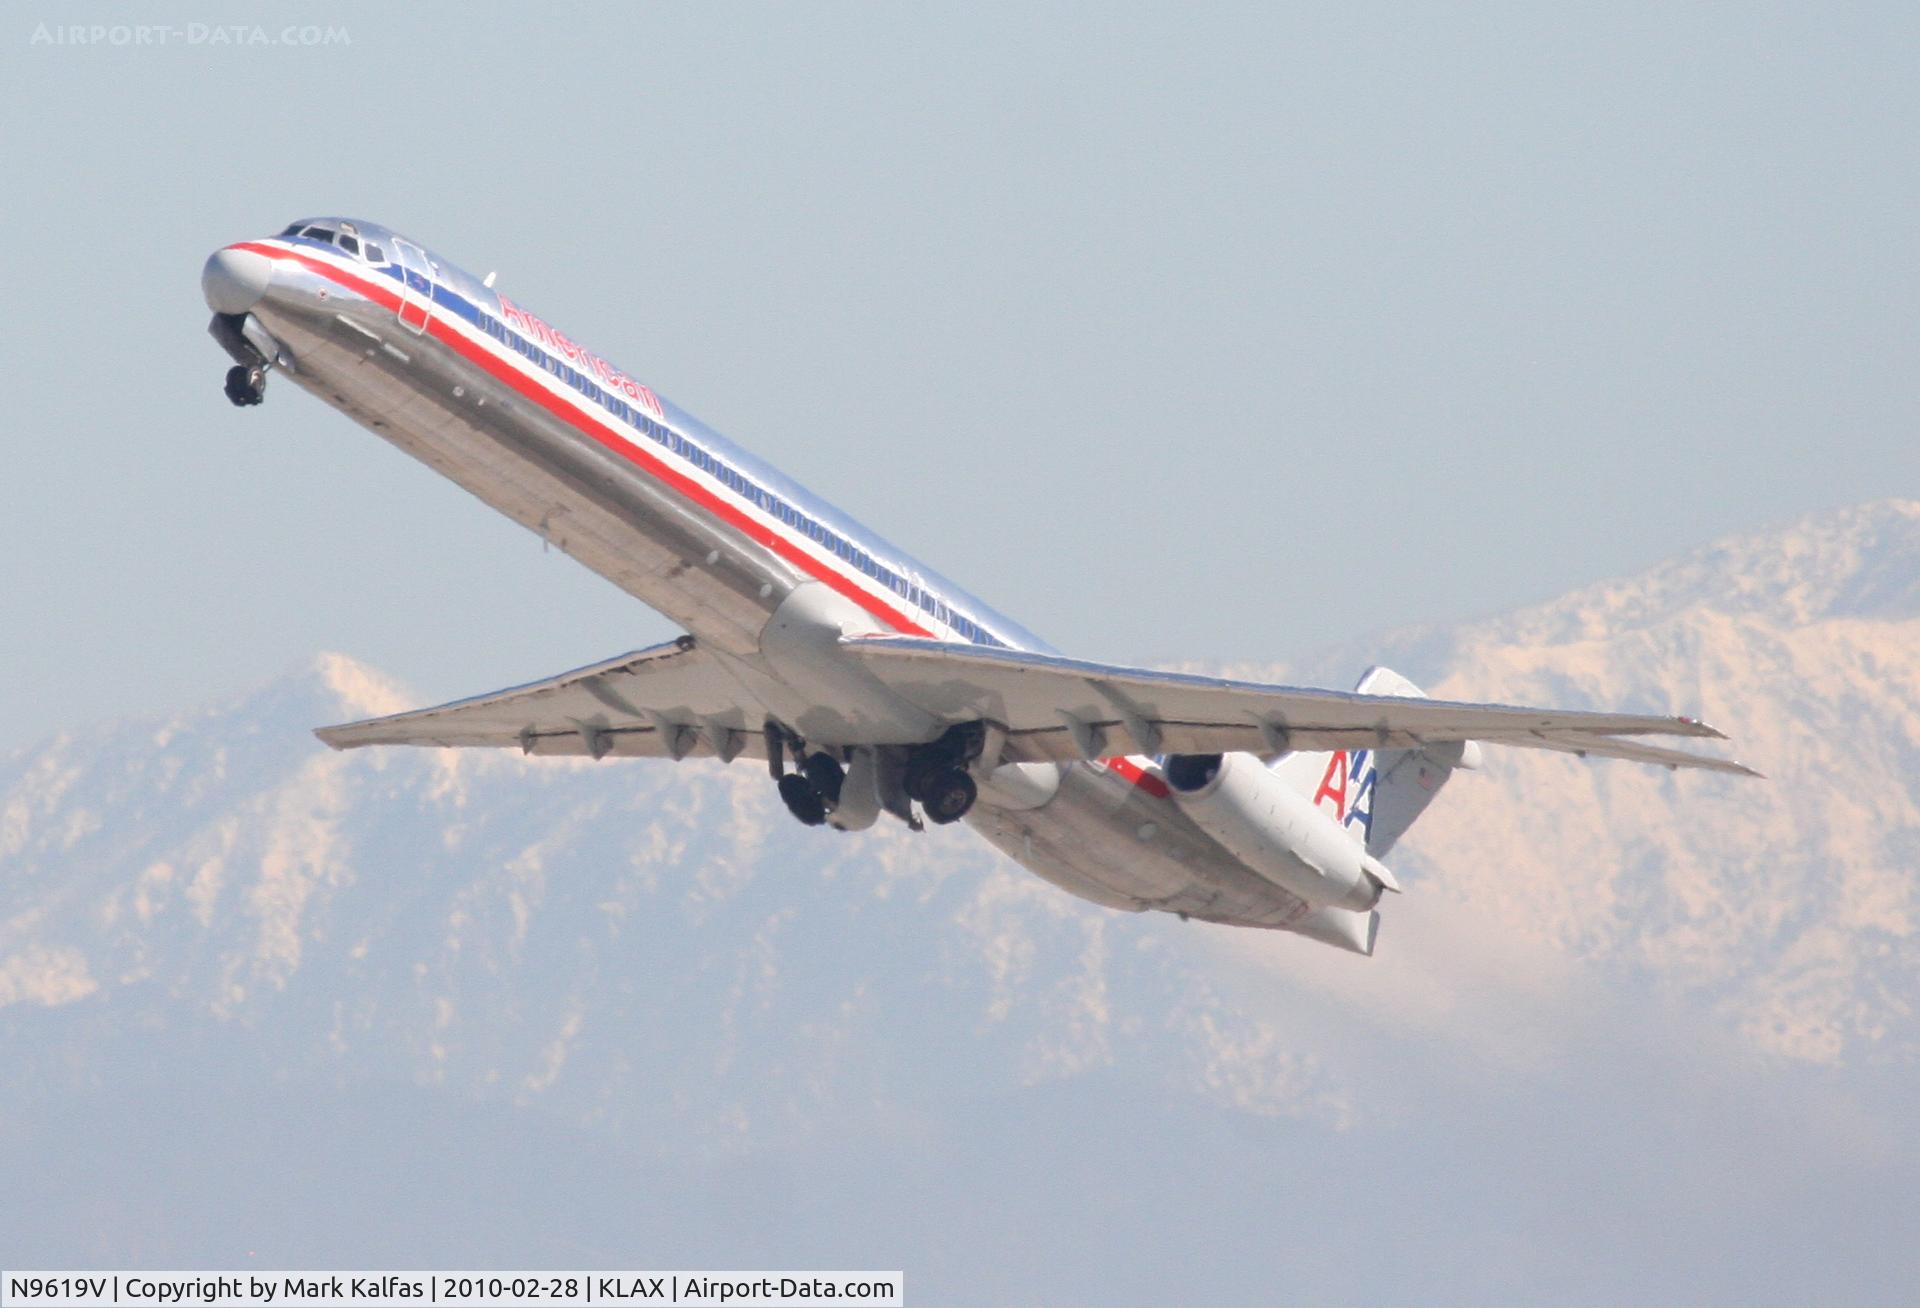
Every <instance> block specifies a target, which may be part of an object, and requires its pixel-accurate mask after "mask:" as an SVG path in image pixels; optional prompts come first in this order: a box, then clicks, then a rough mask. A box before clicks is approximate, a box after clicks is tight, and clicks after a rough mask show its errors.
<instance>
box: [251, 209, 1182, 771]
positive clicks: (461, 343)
mask: <svg viewBox="0 0 1920 1308" xmlns="http://www.w3.org/2000/svg"><path fill="white" fill-rule="evenodd" d="M233 248H234V249H236V250H250V251H252V252H253V253H255V254H260V255H265V256H266V257H267V258H269V259H290V260H292V261H293V262H295V263H298V264H299V265H300V266H301V267H303V268H307V269H309V270H310V271H312V272H316V273H318V274H320V275H321V276H322V277H325V278H327V279H328V280H329V281H333V282H336V283H338V284H339V285H341V286H344V287H346V288H347V289H348V290H350V291H353V292H354V293H355V294H357V295H361V296H364V297H365V298H367V299H369V300H372V301H373V302H374V303H375V304H378V305H380V306H381V307H382V308H384V309H389V310H391V311H392V312H393V313H394V315H395V316H396V317H398V315H399V313H400V306H401V298H400V295H399V294H398V293H397V292H396V291H394V290H392V289H391V288H389V287H386V286H383V285H381V284H380V283H379V282H377V281H374V280H372V279H371V278H368V277H365V276H363V275H361V274H360V273H357V272H352V271H349V270H347V269H345V268H342V267H339V266H338V265H336V264H334V263H332V262H330V261H328V260H326V259H320V258H317V257H315V256H313V255H311V254H307V253H305V252H304V251H301V250H290V249H285V248H283V247H280V246H275V245H266V244H263V243H260V242H257V241H241V242H239V243H237V244H236V245H234V246H233ZM427 331H428V333H429V334H430V335H431V336H432V337H433V338H434V339H435V340H437V341H439V342H441V343H442V344H443V345H446V346H447V347H448V348H449V349H451V350H453V351H454V353H456V354H458V355H459V356H460V357H461V358H463V359H465V360H467V361H468V362H469V363H472V364H475V365H477V366H478V367H479V368H480V369H481V370H482V371H484V372H486V373H487V375H488V376H490V377H493V378H495V379H496V380H498V381H500V382H503V383H505V384H506V385H508V386H510V387H512V388H513V389H514V391H516V392H517V393H518V394H520V395H523V396H525V397H526V398H527V399H529V400H532V401H533V402H534V403H536V404H538V405H539V406H540V407H541V408H543V409H545V410H546V411H547V412H548V413H551V414H552V415H553V416H554V417H556V418H559V419H560V420H561V421H562V422H565V423H567V424H568V425H569V426H571V427H573V428H574V429H575V430H576V431H579V432H581V433H582V434H584V435H586V436H587V437H588V438H590V439H591V440H592V441H594V443H595V444H598V445H600V446H602V447H604V448H605V449H608V450H611V451H612V452H613V453H615V454H618V455H619V456H620V457H622V458H624V459H626V460H627V461H628V462H629V463H632V464H634V465H635V466H637V467H639V468H640V469H641V470H642V471H644V472H646V473H648V474H649V475H650V476H652V477H653V478H654V479H655V480H657V481H660V482H662V483H664V484H665V485H666V486H668V487H669V488H670V489H672V490H673V491H675V492H676V493H678V494H679V495H680V496H681V497H683V498H684V499H687V500H690V501H691V502H693V503H694V504H697V505H698V506H700V507H701V508H703V509H705V510H706V511H707V512H709V513H711V514H713V515H714V516H715V517H717V518H719V519H720V520H721V521H722V522H725V523H726V524H727V525H729V526H731V527H733V528H734V529H735V530H736V531H739V532H740V533H741V534H742V535H744V536H746V537H747V538H748V539H750V540H752V541H755V542H756V543H758V544H760V545H763V546H765V547H766V548H768V549H770V550H772V551H773V552H774V553H776V554H778V555H780V557H782V558H784V559H786V560H787V561H788V562H790V563H793V564H795V565H797V566H798V567H799V568H800V569H801V570H802V571H803V572H805V573H807V574H808V575H809V576H811V577H814V578H816V579H818V580H820V581H822V582H824V583H826V584H827V585H829V586H831V587H833V589H834V590H836V591H838V592H839V593H840V594H842V595H845V596H846V597H847V598H848V599H850V600H852V601H853V602H854V603H855V604H858V605H859V606H860V607H861V608H863V609H865V610H866V611H867V612H868V613H870V614H872V615H873V616H874V617H876V618H878V619H879V620H880V621H881V622H884V623H886V624H887V625H888V626H891V627H892V628H893V629H894V630H895V631H901V632H905V633H906V634H908V635H912V636H929V637H930V636H932V635H933V633H932V632H931V631H929V630H928V629H927V628H925V627H923V626H921V625H920V624H919V623H918V622H915V621H914V620H913V619H912V618H909V617H908V616H907V615H906V614H904V613H902V612H900V611H899V610H898V609H896V608H894V607H893V606H892V605H891V604H888V603H887V602H886V601H884V600H882V599H880V598H879V597H878V596H876V595H874V594H873V593H872V592H871V591H869V590H867V589H866V588H865V587H863V586H861V585H859V584H858V583H856V582H854V581H853V580H852V579H851V578H849V577H847V576H846V575H844V574H843V573H841V572H840V571H839V570H837V569H836V568H834V567H833V565H831V564H829V563H828V562H827V561H826V560H825V559H823V558H821V557H819V556H818V555H816V554H814V553H813V552H812V551H810V550H807V549H804V548H802V547H801V546H800V545H799V544H798V543H796V542H794V541H791V540H789V539H787V538H786V537H785V536H782V535H780V534H779V533H778V532H776V531H774V530H773V529H772V528H771V527H769V526H767V525H766V524H765V523H762V522H758V521H756V520H755V519H753V518H752V517H750V516H748V515H747V514H746V513H744V512H742V511H741V510H740V509H739V508H738V506H736V505H733V504H730V503H728V502H727V501H726V500H724V499H722V498H721V497H720V496H718V495H716V494H714V493H713V492H712V491H711V490H709V489H708V488H707V487H705V486H702V485H701V484H700V483H699V482H697V481H695V480H694V479H693V478H691V477H688V476H687V475H685V474H684V473H682V472H680V471H679V470H678V469H676V468H674V467H673V466H672V465H670V464H668V463H667V462H666V461H665V460H663V459H661V458H660V457H658V456H657V455H655V454H653V453H652V452H651V451H649V450H647V449H644V448H642V447H641V446H639V445H636V444H635V443H634V441H633V440H631V439H630V438H628V437H627V436H624V435H622V434H621V433H620V432H619V431H617V430H615V429H614V428H613V427H611V426H610V425H608V424H607V423H606V422H604V421H602V420H601V419H600V418H599V417H597V416H596V415H594V414H593V413H592V412H590V411H588V410H587V409H585V408H583V407H582V406H581V405H579V404H576V403H574V402H573V401H571V400H566V399H562V398H561V397H560V396H557V395H555V394H554V393H553V392H552V391H550V390H548V389H547V388H546V387H545V386H543V385H542V384H540V383H539V382H537V381H535V380H534V379H533V378H532V377H529V376H527V375H526V374H525V373H523V372H521V371H520V369H519V368H518V367H517V366H515V365H512V364H509V363H508V362H507V361H506V360H504V359H501V358H498V357H497V356H495V355H494V354H493V353H492V352H491V351H489V350H488V349H486V348H485V347H483V346H481V345H478V344H476V343H475V342H473V341H470V340H468V339H467V338H466V337H465V336H463V335H461V334H460V332H459V331H458V330H457V329H455V328H454V327H452V326H450V325H449V324H448V323H447V322H446V321H445V320H444V319H442V318H439V317H429V319H428V321H427ZM1106 764H1107V767H1108V768H1109V769H1110V770H1112V771H1113V772H1114V773H1116V774H1117V775H1119V776H1120V777H1122V778H1124V779H1125V780H1127V781H1129V782H1131V783H1132V784H1134V785H1135V786H1138V787H1139V788H1140V789H1142V790H1144V791H1146V792H1147V793H1148V794H1149V795H1153V796H1154V797H1156V798H1159V799H1165V798H1167V796H1168V795H1169V794H1171V793H1172V792H1171V791H1169V790H1168V789H1167V784H1166V782H1164V781H1162V780H1161V779H1160V778H1159V777H1158V776H1155V775H1154V774H1153V773H1150V772H1147V771H1146V770H1145V769H1143V768H1141V766H1140V765H1139V764H1137V763H1135V762H1134V761H1133V760H1132V759H1129V758H1124V757H1123V758H1111V759H1108V760H1106Z"/></svg>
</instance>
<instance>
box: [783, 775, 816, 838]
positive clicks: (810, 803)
mask: <svg viewBox="0 0 1920 1308" xmlns="http://www.w3.org/2000/svg"><path fill="white" fill-rule="evenodd" d="M780 798H781V800H783V801H784V802H785V803H786V806H787V812H789V813H791V814H793V816H794V818H795V819H796V820H798V821H799V822H800V823H801V824H802V825H804V826H809V827H817V826H821V825H823V824H824V823H825V822H826V820H827V803H826V801H825V800H823V799H821V798H820V792H819V791H817V790H815V789H814V788H813V783H812V782H811V781H808V780H807V779H806V778H805V777H803V776H801V775H800V774H799V773H798V772H789V773H787V775H785V776H784V777H781V778H780Z"/></svg>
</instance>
